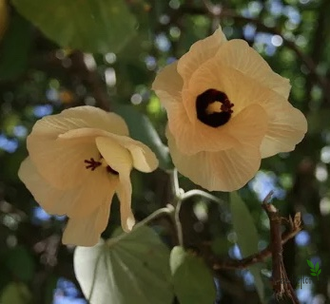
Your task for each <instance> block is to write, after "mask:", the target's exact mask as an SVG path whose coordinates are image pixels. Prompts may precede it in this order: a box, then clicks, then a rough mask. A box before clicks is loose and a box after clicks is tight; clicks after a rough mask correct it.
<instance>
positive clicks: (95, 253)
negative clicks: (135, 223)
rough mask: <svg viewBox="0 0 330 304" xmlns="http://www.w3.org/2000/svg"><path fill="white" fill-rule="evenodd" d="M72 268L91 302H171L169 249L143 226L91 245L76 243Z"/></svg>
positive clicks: (167, 303)
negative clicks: (81, 245)
mask: <svg viewBox="0 0 330 304" xmlns="http://www.w3.org/2000/svg"><path fill="white" fill-rule="evenodd" d="M117 234H118V233H117V232H115V233H114V235H117ZM74 270H75V274H76V277H77V279H78V282H79V283H80V286H81V289H82V291H83V293H84V295H85V297H86V298H87V299H89V300H90V303H91V304H131V303H134V304H145V303H164V304H171V303H172V300H173V296H174V295H173V290H172V284H171V273H170V267H169V250H168V248H167V247H166V246H165V245H164V244H163V243H162V242H161V240H160V239H159V237H158V236H157V234H156V233H155V232H154V231H153V230H152V229H150V228H148V227H145V226H142V227H140V228H137V229H135V230H134V229H133V231H132V232H131V233H129V234H121V235H119V236H118V237H115V238H112V239H109V240H107V241H101V242H100V243H99V244H98V245H96V246H94V247H77V248H76V250H75V253H74Z"/></svg>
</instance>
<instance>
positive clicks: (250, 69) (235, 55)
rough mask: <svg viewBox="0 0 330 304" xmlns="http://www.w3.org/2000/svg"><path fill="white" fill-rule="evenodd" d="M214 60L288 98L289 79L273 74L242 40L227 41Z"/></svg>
mask: <svg viewBox="0 0 330 304" xmlns="http://www.w3.org/2000/svg"><path fill="white" fill-rule="evenodd" d="M214 59H215V60H219V61H220V62H221V63H223V64H225V65H227V66H228V67H231V68H234V69H236V70H238V71H240V72H242V73H243V74H244V75H245V76H247V77H250V78H252V79H254V80H257V81H258V82H259V83H261V84H262V85H264V86H266V87H268V88H270V89H272V90H274V91H276V92H277V93H278V94H280V95H282V96H283V97H285V98H288V96H289V93H290V89H291V85H290V81H289V79H286V78H284V77H282V76H280V75H279V74H277V73H275V72H274V71H273V70H272V69H271V67H270V66H269V65H268V63H267V62H266V61H265V60H264V59H263V58H262V57H261V56H260V55H259V54H258V53H257V52H256V51H255V50H254V49H253V48H251V47H250V46H249V45H248V44H247V43H246V42H245V41H244V40H241V39H233V40H230V41H228V42H227V43H225V44H224V45H223V46H222V47H221V48H220V49H219V51H218V53H217V54H216V56H215V58H214Z"/></svg>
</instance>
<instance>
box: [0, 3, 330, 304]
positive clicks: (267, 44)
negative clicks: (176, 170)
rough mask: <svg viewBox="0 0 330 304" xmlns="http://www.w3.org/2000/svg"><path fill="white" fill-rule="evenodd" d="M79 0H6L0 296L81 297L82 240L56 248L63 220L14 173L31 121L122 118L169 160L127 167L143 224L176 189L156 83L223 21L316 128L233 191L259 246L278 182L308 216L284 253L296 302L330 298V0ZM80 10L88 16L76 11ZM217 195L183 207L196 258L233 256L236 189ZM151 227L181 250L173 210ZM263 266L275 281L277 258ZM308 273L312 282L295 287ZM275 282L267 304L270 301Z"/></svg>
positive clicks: (0, 95)
mask: <svg viewBox="0 0 330 304" xmlns="http://www.w3.org/2000/svg"><path fill="white" fill-rule="evenodd" d="M67 2H71V4H68V3H67ZM73 2H77V3H76V4H74V3H73ZM73 2H72V1H60V0H56V1H55V0H53V1H46V0H44V1H37V0H33V1H32V0H30V1H27V0H14V1H6V0H0V109H1V111H0V303H2V304H28V303H37V304H39V303H40V304H50V303H54V304H65V303H73V304H78V303H79V304H83V303H87V301H86V300H85V299H84V297H83V295H82V293H81V291H80V287H79V284H78V283H77V281H76V278H75V276H74V272H73V264H72V255H73V249H74V248H73V247H66V246H63V245H62V244H61V234H62V230H63V227H64V226H65V222H66V219H65V217H56V216H50V215H48V214H46V213H45V212H44V211H43V210H42V209H41V208H40V207H39V206H38V205H37V204H36V202H35V201H34V200H33V197H32V196H31V194H30V193H29V192H28V191H27V189H26V188H25V186H24V184H23V183H22V182H21V181H20V180H19V179H18V177H17V171H18V168H19V165H20V163H21V161H22V160H23V159H24V158H25V157H26V156H27V150H26V145H25V140H26V136H27V135H28V134H29V132H30V131H31V128H32V126H33V124H34V123H35V122H36V121H37V120H38V119H40V118H41V117H43V116H45V115H49V114H54V113H58V112H60V111H61V110H63V109H65V108H68V107H74V106H78V105H86V104H87V105H94V106H98V107H101V108H103V109H107V110H109V109H110V110H115V111H117V112H118V113H120V114H122V115H123V116H124V117H125V118H126V119H127V122H128V124H129V126H130V129H131V133H132V136H133V137H136V138H137V139H139V140H142V141H144V142H146V143H147V144H149V145H150V146H151V147H152V148H153V149H156V150H157V153H158V155H160V156H161V158H162V159H163V161H162V166H161V167H162V168H160V169H158V170H157V171H156V172H154V173H152V174H148V175H143V174H140V173H137V172H133V174H132V182H133V188H134V193H133V208H134V211H135V214H136V217H137V218H138V219H142V218H144V217H146V216H147V215H149V214H150V213H151V212H152V211H154V210H156V209H158V208H160V207H163V206H165V205H166V204H167V203H169V202H170V201H171V199H172V196H173V195H172V187H171V179H170V175H169V173H168V172H167V171H166V170H164V169H170V165H168V163H166V159H167V150H166V146H164V145H166V138H165V136H164V129H165V126H166V113H165V111H164V109H162V107H161V105H160V103H159V101H158V99H157V97H156V96H155V95H154V93H153V92H152V91H151V90H150V87H151V83H152V81H153V79H154V77H155V74H156V72H157V71H158V70H159V69H160V68H161V67H163V66H165V65H166V64H168V63H170V62H172V61H173V60H175V59H177V58H179V57H180V56H181V55H182V54H184V53H185V52H187V51H188V50H189V47H190V45H191V44H192V43H193V42H195V41H197V40H198V39H202V38H205V37H206V36H208V35H210V34H211V33H213V31H214V30H215V29H216V28H217V26H218V24H221V26H222V28H223V31H224V33H225V34H226V36H227V38H228V39H233V38H240V39H245V40H246V41H247V42H248V43H249V44H250V45H251V46H252V47H253V48H254V49H256V50H257V51H258V52H259V53H260V54H261V55H262V56H263V57H264V58H265V60H266V61H267V62H268V63H269V65H270V66H271V67H272V68H273V69H274V70H275V71H276V72H277V73H279V74H281V75H282V76H284V77H287V78H289V79H290V81H291V84H292V91H291V94H290V101H291V102H292V104H293V105H294V106H295V107H297V108H299V109H301V110H302V111H303V113H304V114H305V115H306V117H307V119H308V124H309V130H308V134H307V135H306V137H305V139H304V141H303V142H302V143H301V144H299V145H298V146H297V148H296V150H295V151H294V152H291V153H284V154H280V155H277V156H274V157H271V158H269V159H265V160H263V162H262V167H261V170H260V171H259V172H258V173H257V175H256V176H255V178H254V179H253V180H252V181H251V182H250V183H249V184H248V185H247V186H246V187H244V188H243V189H241V190H240V192H239V193H240V195H241V197H242V198H243V199H244V201H245V202H246V204H247V206H248V208H249V210H250V212H251V215H252V216H253V219H254V222H255V224H256V226H257V229H258V232H259V235H260V242H259V247H260V250H261V249H263V248H265V247H266V246H267V244H268V240H269V223H268V219H267V216H266V215H265V214H264V212H263V211H262V209H261V208H260V202H261V201H262V200H263V199H264V197H265V196H266V195H267V194H268V192H269V191H270V190H273V191H274V192H275V194H274V197H275V198H274V200H273V202H274V204H275V205H276V207H277V208H279V209H280V212H281V214H283V216H289V215H293V214H294V213H295V212H297V211H300V212H302V218H303V222H304V230H303V231H302V232H300V233H299V234H298V235H297V236H296V237H295V238H294V239H293V240H292V241H289V242H288V243H287V244H286V245H285V247H284V253H283V255H284V261H285V265H286V269H287V273H288V277H289V278H290V280H292V282H293V284H294V285H295V286H297V293H298V296H299V299H300V301H301V303H308V304H309V303H313V304H322V303H330V280H329V279H330V190H329V185H330V183H329V177H328V171H329V164H330V123H329V121H330V39H329V38H330V18H329V16H330V1H329V0H268V1H245V0H223V1H213V2H211V1H206V0H205V1H194V0H190V1H189V0H171V1H160V0H159V1H158V0H126V1H124V0H115V1H114V0H113V1H111V0H108V1H99V0H95V1H73ZM109 8H110V9H109ZM105 12H108V13H105ZM86 14H87V15H88V16H90V18H84V17H82V16H85V15H86ZM72 37H73V38H72ZM160 141H162V143H161V142H160ZM179 180H180V186H181V187H182V188H183V189H185V190H189V189H193V188H196V186H195V185H193V184H192V183H191V182H190V181H189V180H187V179H185V178H184V177H181V176H180V177H179ZM214 194H215V195H216V196H218V197H220V198H221V199H222V200H224V202H225V203H224V205H225V206H224V205H221V206H220V205H218V204H216V203H214V202H210V201H208V200H207V199H203V198H199V197H197V198H196V197H194V198H192V199H190V200H189V202H186V203H185V204H184V205H183V208H182V212H181V218H182V223H183V228H184V242H185V245H186V246H187V247H188V248H193V249H194V250H196V252H201V251H202V252H204V251H205V246H206V247H207V248H208V250H209V251H211V252H212V254H214V255H216V256H218V257H219V258H223V259H226V258H227V257H231V258H239V257H240V250H239V248H238V247H237V245H236V244H235V243H236V239H237V236H236V234H235V231H234V230H233V227H232V223H231V214H230V212H229V211H228V210H229V208H228V204H229V201H228V195H227V194H225V193H214ZM117 206H118V204H117V202H116V201H115V202H114V203H113V205H112V214H111V221H110V222H109V226H108V228H107V230H106V232H105V233H104V235H105V236H109V235H110V234H111V232H112V231H113V230H114V229H115V228H116V227H117V226H118V225H119V224H120V223H119V216H118V215H119V213H118V208H117ZM243 221H244V220H243ZM153 227H154V228H155V230H156V231H157V232H159V234H160V235H161V236H162V238H163V240H164V242H166V243H167V244H168V245H169V246H173V245H174V244H175V242H176V237H175V235H174V233H173V229H172V228H173V227H172V224H171V222H170V221H168V220H167V219H166V218H165V217H164V218H160V219H158V220H157V221H155V222H154V223H153ZM307 259H309V260H311V261H312V262H313V263H314V264H315V263H316V262H319V265H320V268H321V270H322V273H321V274H320V278H319V280H316V278H315V277H310V269H309V267H308V265H307V262H306V260H307ZM264 268H265V269H264V270H265V271H264V279H265V282H266V283H265V284H266V285H267V281H268V280H269V275H270V273H269V270H270V261H267V262H266V263H265V265H264ZM267 269H268V272H267ZM214 276H215V282H216V285H217V288H218V299H217V303H225V304H227V303H229V304H230V303H242V302H243V301H244V302H245V303H246V304H249V303H251V304H255V303H259V299H258V295H257V293H256V290H255V287H254V281H253V277H252V275H251V274H250V273H249V272H248V271H247V270H237V271H227V270H226V271H224V270H223V271H218V272H217V273H216V274H214ZM305 277H307V278H309V281H308V283H307V284H301V285H300V286H299V285H296V284H297V282H299V280H301V279H302V278H305ZM268 289H269V291H268V294H269V297H268V299H269V300H268V302H269V303H276V300H275V299H274V298H272V297H271V290H270V287H269V288H268ZM283 303H285V300H284V301H283ZM288 303H289V302H288ZM155 304H157V303H155ZM160 304H161V303H160Z"/></svg>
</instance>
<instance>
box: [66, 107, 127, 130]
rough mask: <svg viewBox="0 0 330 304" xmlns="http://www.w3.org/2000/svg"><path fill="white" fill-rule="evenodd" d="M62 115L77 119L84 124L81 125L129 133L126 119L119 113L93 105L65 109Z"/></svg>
mask: <svg viewBox="0 0 330 304" xmlns="http://www.w3.org/2000/svg"><path fill="white" fill-rule="evenodd" d="M60 115H62V116H63V117H65V118H68V120H70V119H74V120H75V119H77V120H79V121H80V122H81V123H82V125H80V126H79V127H89V128H98V129H102V130H105V131H108V132H111V133H115V134H118V135H124V136H127V135H128V134H129V131H128V127H127V125H126V122H125V120H124V119H123V118H122V117H120V116H119V115H118V114H115V113H113V112H106V111H104V110H102V109H100V108H96V107H92V106H81V107H75V108H70V109H67V110H64V111H63V112H62V113H61V114H60Z"/></svg>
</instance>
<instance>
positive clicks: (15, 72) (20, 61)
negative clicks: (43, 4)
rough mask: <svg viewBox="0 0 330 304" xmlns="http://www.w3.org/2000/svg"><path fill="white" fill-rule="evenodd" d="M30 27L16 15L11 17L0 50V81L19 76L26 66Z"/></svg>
mask: <svg viewBox="0 0 330 304" xmlns="http://www.w3.org/2000/svg"><path fill="white" fill-rule="evenodd" d="M31 27H32V26H31V25H30V24H29V23H28V22H27V21H26V20H25V19H23V18H22V17H21V16H20V15H18V14H17V13H16V14H14V15H13V17H12V19H11V21H10V25H9V28H8V30H7V32H6V35H5V36H4V39H3V41H2V43H1V48H0V80H11V79H13V78H16V77H18V76H20V74H21V73H23V72H24V71H25V69H26V68H27V64H28V56H29V51H30V47H31V41H32V39H31V33H32V28H31Z"/></svg>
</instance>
